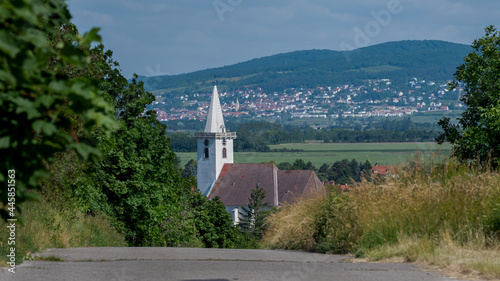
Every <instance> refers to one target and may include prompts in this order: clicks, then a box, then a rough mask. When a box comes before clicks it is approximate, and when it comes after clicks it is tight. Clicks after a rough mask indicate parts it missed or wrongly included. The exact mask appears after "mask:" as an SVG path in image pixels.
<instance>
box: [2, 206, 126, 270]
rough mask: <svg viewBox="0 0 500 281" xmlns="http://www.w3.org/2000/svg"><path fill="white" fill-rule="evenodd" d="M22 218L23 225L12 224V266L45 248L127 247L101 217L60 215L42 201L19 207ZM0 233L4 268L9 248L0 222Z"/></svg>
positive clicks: (4, 228) (65, 212)
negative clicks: (14, 225) (13, 229)
mask: <svg viewBox="0 0 500 281" xmlns="http://www.w3.org/2000/svg"><path fill="white" fill-rule="evenodd" d="M22 217H23V219H24V223H23V224H21V223H19V222H18V223H16V230H15V242H16V244H15V248H16V264H19V263H21V262H22V261H23V260H24V259H25V258H27V259H29V258H30V257H31V253H37V252H42V251H44V250H45V249H47V248H69V247H100V246H107V247H113V246H127V243H126V242H125V239H124V237H123V236H122V235H120V234H119V233H118V232H117V231H116V230H115V229H114V228H113V227H111V225H110V222H109V221H108V220H107V219H106V218H105V217H103V216H86V215H84V214H80V213H76V212H74V211H71V210H63V211H60V210H57V209H56V208H54V207H53V206H52V205H51V204H49V203H48V202H45V201H42V202H39V203H26V204H23V213H22ZM0 229H2V231H0V256H1V258H0V266H6V265H7V264H6V261H7V255H8V254H9V249H10V247H12V245H8V241H9V240H8V238H9V234H10V233H9V232H8V231H7V224H6V223H4V222H3V221H1V222H0ZM4 230H5V231H4Z"/></svg>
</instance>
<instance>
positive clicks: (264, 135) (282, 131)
mask: <svg viewBox="0 0 500 281" xmlns="http://www.w3.org/2000/svg"><path fill="white" fill-rule="evenodd" d="M228 128H229V130H234V131H236V135H237V138H236V139H235V141H234V150H235V151H236V152H238V151H257V152H268V151H271V148H270V147H269V145H273V144H280V143H302V142H305V141H306V140H319V141H323V142H325V143H370V142H427V141H434V139H435V138H436V137H437V136H438V135H439V131H438V129H437V128H435V125H433V126H431V125H430V124H427V123H423V124H422V123H414V122H412V121H411V118H410V117H406V118H404V119H389V118H387V119H385V120H383V121H380V122H372V124H370V128H369V129H365V130H362V129H361V128H359V129H344V128H324V129H321V130H316V129H314V128H311V127H310V126H293V125H281V124H275V123H268V122H262V121H257V122H249V123H242V124H237V123H228ZM167 137H168V138H169V139H170V145H171V147H172V150H173V151H175V152H195V151H196V140H195V139H194V137H193V134H192V133H182V132H175V133H168V134H167Z"/></svg>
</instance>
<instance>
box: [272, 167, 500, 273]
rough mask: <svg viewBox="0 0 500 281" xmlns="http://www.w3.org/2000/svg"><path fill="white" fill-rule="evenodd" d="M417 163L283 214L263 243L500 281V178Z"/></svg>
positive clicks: (283, 210) (276, 216) (288, 208)
mask: <svg viewBox="0 0 500 281" xmlns="http://www.w3.org/2000/svg"><path fill="white" fill-rule="evenodd" d="M417 162H418V161H417ZM412 163H413V164H412V165H410V167H411V168H401V169H400V171H399V172H398V173H397V175H395V176H394V177H391V178H386V179H374V180H373V181H371V182H364V183H361V184H359V185H357V186H355V187H353V188H351V190H350V191H349V192H345V193H340V192H337V191H335V190H332V191H331V192H330V193H329V195H328V196H327V197H326V198H323V197H316V198H311V199H306V200H299V201H298V202H296V203H295V204H293V205H290V206H286V207H284V208H281V209H280V211H279V212H277V213H276V214H274V215H271V216H270V217H269V218H268V221H267V223H268V228H267V229H268V231H267V232H266V233H265V235H264V239H263V240H264V241H263V242H264V244H265V245H267V247H269V248H284V249H303V250H314V251H319V252H325V253H353V254H355V255H356V256H357V257H364V258H367V259H368V260H385V259H394V258H399V260H404V261H410V262H420V263H424V264H428V265H432V266H436V267H438V268H440V269H443V270H447V271H451V272H455V273H462V274H475V275H478V276H481V277H487V278H500V252H499V249H500V236H499V235H500V174H499V173H497V172H489V171H488V172H481V171H477V170H474V169H473V168H471V167H465V166H459V165H455V164H453V163H446V164H432V163H426V164H423V161H422V164H418V163H417V164H415V162H412ZM298 230H301V231H298ZM292 233H293V234H294V235H290V234H292Z"/></svg>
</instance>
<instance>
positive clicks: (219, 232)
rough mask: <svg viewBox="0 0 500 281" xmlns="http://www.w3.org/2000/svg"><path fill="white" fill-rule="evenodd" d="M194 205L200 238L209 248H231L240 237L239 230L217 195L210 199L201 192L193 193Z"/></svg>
mask: <svg viewBox="0 0 500 281" xmlns="http://www.w3.org/2000/svg"><path fill="white" fill-rule="evenodd" d="M191 200H192V207H193V214H194V217H195V226H196V229H197V231H198V235H199V238H200V239H201V242H202V243H203V245H204V246H205V247H207V248H231V247H233V246H234V245H235V241H236V240H237V239H238V231H237V230H236V228H235V227H233V225H232V222H233V220H232V218H231V214H229V213H228V212H226V208H225V207H224V205H223V204H222V202H221V201H220V200H219V197H215V198H214V199H213V200H208V199H207V198H206V197H205V196H203V195H201V194H200V193H194V194H193V195H192V199H191Z"/></svg>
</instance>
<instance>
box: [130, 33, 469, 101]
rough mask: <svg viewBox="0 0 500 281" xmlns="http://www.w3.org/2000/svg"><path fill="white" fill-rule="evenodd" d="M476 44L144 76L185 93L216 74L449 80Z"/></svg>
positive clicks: (282, 58)
mask: <svg viewBox="0 0 500 281" xmlns="http://www.w3.org/2000/svg"><path fill="white" fill-rule="evenodd" d="M471 50H472V49H471V47H470V46H468V45H463V44H456V43H450V42H444V41H436V40H425V41H398V42H388V43H383V44H379V45H374V46H369V47H366V48H360V49H357V50H353V51H345V52H341V51H331V50H307V51H296V52H290V53H284V54H277V55H273V56H268V57H263V58H257V59H253V60H250V61H246V62H241V63H237V64H234V65H230V66H224V67H218V68H212V69H206V70H200V71H196V72H192V73H187V74H179V75H166V76H156V77H140V79H141V80H142V81H144V82H145V88H146V89H147V90H164V91H162V92H171V93H184V92H195V91H209V90H210V86H211V83H212V77H213V75H214V74H216V75H217V77H218V78H217V81H218V84H219V85H223V86H224V88H225V89H227V90H234V89H238V88H239V87H241V86H244V85H258V86H259V87H262V88H263V89H266V90H267V91H281V90H283V89H285V88H300V87H305V88H311V87H316V86H319V85H323V86H325V85H337V84H346V83H351V84H355V83H357V82H360V81H362V80H366V79H380V78H390V79H391V80H392V81H394V82H404V81H406V80H407V79H409V78H411V77H419V78H423V79H428V80H447V79H451V78H452V77H453V73H454V72H455V70H456V67H457V66H458V65H459V64H460V63H462V62H463V59H462V58H463V57H464V56H465V55H466V54H468V53H469V52H470V51H471Z"/></svg>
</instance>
